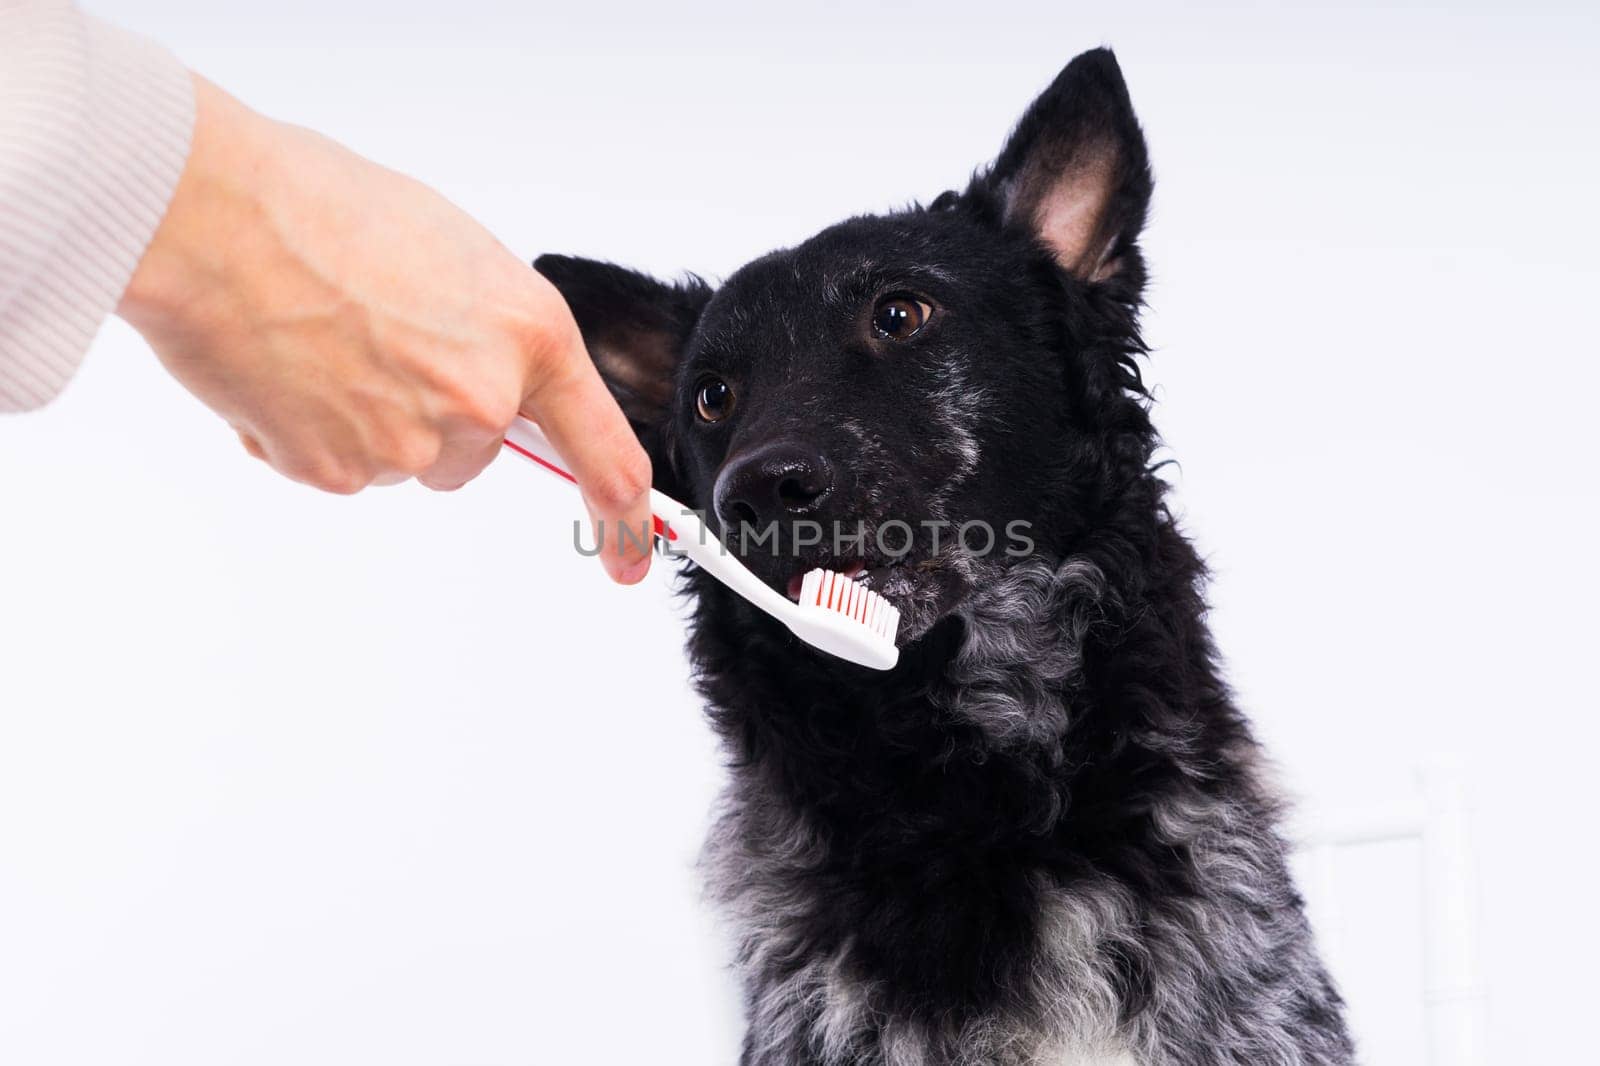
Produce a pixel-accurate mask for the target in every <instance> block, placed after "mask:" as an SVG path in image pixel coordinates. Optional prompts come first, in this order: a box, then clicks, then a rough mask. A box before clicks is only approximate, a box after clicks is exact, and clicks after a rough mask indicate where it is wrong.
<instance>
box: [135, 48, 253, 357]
mask: <svg viewBox="0 0 1600 1066" xmlns="http://www.w3.org/2000/svg"><path fill="white" fill-rule="evenodd" d="M191 78H192V79H193V83H194V94H195V125H194V136H193V141H192V144H191V148H190V151H189V158H188V161H187V162H186V163H185V164H184V169H183V173H182V176H181V177H180V178H179V179H178V185H177V188H176V190H175V191H174V192H173V196H172V201H171V202H170V203H169V204H168V206H167V211H166V214H165V216H164V217H163V218H162V221H161V225H160V226H159V227H157V229H156V233H155V236H154V237H153V238H152V239H151V241H150V244H149V246H148V247H147V248H146V249H145V251H144V255H143V256H142V257H141V258H140V260H139V266H138V267H137V269H135V271H134V274H133V277H132V279H131V280H130V281H129V283H128V287H127V288H126V289H125V290H124V291H123V294H122V297H121V299H120V301H119V302H118V304H117V314H118V315H119V316H121V317H122V318H123V319H125V320H126V321H127V322H128V323H129V324H131V325H132V326H133V327H134V328H135V329H137V330H139V331H140V332H141V333H143V334H145V335H146V336H147V337H152V336H160V335H165V334H169V333H171V332H172V331H173V330H174V329H177V328H181V326H182V324H183V323H184V322H185V320H187V319H190V318H192V317H193V316H196V315H204V314H206V313H208V311H209V310H210V309H211V308H210V305H211V303H212V301H213V299H214V297H215V294H217V293H221V292H225V291H226V284H225V282H226V278H227V277H228V275H229V273H230V268H231V264H233V263H235V262H236V261H237V259H238V253H239V251H240V245H241V242H243V241H246V240H248V239H249V238H250V232H251V228H252V227H251V226H250V224H249V222H250V219H251V217H252V216H254V215H257V214H259V212H260V209H261V208H260V199H259V192H260V190H261V189H262V188H263V187H264V185H265V181H266V179H265V174H266V164H267V162H268V159H269V153H267V152H266V151H264V150H263V148H262V143H263V141H264V139H265V136H264V135H265V130H264V127H265V126H266V125H267V124H268V121H269V120H267V119H265V118H263V117H262V116H260V115H258V114H256V113H255V112H253V111H251V110H250V109H249V108H247V107H245V106H244V105H243V104H241V103H239V101H237V100H235V99H234V98H233V97H231V96H229V95H228V94H227V93H225V92H223V91H222V90H221V89H219V88H217V87H216V86H215V85H212V84H211V83H210V82H209V81H207V80H206V79H204V78H202V77H200V76H199V75H196V74H191Z"/></svg>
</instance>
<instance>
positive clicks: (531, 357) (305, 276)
mask: <svg viewBox="0 0 1600 1066" xmlns="http://www.w3.org/2000/svg"><path fill="white" fill-rule="evenodd" d="M195 94H196V105H197V114H196V122H195V133H194V144H193V148H192V149H191V152H190V157H189V161H188V163H187V165H186V167H185V169H184V172H183V177H182V178H181V180H180V181H179V183H178V188H177V192H176V194H175V195H174V197H173V200H172V204H171V206H170V207H169V209H168V212H167V215H166V217H165V219H164V220H163V221H162V223H161V226H160V228H159V229H158V230H157V232H156V236H155V239H154V240H153V241H152V242H151V244H150V247H149V249H148V250H147V251H146V252H145V255H144V258H143V259H142V260H141V261H140V263H139V267H138V270H137V271H136V272H135V273H134V276H133V280H132V282H131V284H130V285H129V286H128V289H127V291H126V293H125V294H124V295H123V297H122V302H121V304H120V305H119V307H118V309H117V310H118V313H119V314H120V315H121V316H122V317H123V318H125V319H127V320H128V322H129V323H131V324H132V325H133V326H134V328H136V329H137V330H138V331H139V332H140V333H141V334H143V335H144V337H145V339H146V340H147V341H149V343H150V345H151V347H152V348H154V349H155V352H156V354H157V355H158V356H159V357H160V359H161V361H162V363H163V364H164V365H165V366H166V368H167V369H168V370H169V371H170V372H171V373H172V375H173V376H174V377H176V378H177V379H178V380H179V381H180V382H182V383H183V385H184V386H185V387H186V388H188V389H189V391H191V392H193V393H194V394H195V395H196V396H198V397H199V398H200V399H201V400H202V401H203V402H204V403H205V404H206V405H207V406H209V407H211V408H212V409H213V410H214V411H216V412H217V413H218V414H220V415H221V416H222V417H223V418H225V419H227V420H228V422H229V423H230V424H231V425H232V426H233V427H234V429H236V430H237V431H238V433H239V436H240V439H241V440H242V441H243V442H244V446H245V448H246V450H248V451H249V452H250V454H252V455H254V456H256V457H257V458H259V459H263V460H265V461H266V462H268V463H270V464H271V465H272V466H273V467H274V468H276V469H277V470H279V471H280V472H282V473H283V474H286V475H287V476H289V477H291V478H294V479H295V480H297V481H303V482H305V483H307V484H310V485H314V486H316V487H318V488H321V489H326V490H328V491H330V492H341V493H352V492H356V491H358V490H360V489H362V488H364V487H366V486H367V485H371V484H393V483H395V482H398V481H404V480H406V479H407V478H410V477H415V478H416V479H417V480H419V481H421V482H422V483H423V484H424V485H427V486H429V487H430V488H435V489H454V488H459V487H460V486H461V485H464V484H465V483H466V482H468V481H470V480H471V479H472V478H473V477H475V476H476V475H477V474H478V473H479V472H480V471H481V470H482V469H483V468H484V467H485V466H486V465H487V464H488V463H489V461H490V460H491V459H493V458H494V457H495V455H496V454H498V452H499V450H500V442H501V439H502V438H503V436H504V434H505V429H506V427H507V426H509V425H510V424H511V421H512V419H513V418H514V417H515V416H516V415H517V414H518V412H519V411H520V412H521V413H523V414H525V415H527V416H528V417H529V418H532V419H533V420H535V421H536V422H538V423H539V425H540V426H541V427H542V428H543V429H544V431H545V433H546V435H547V436H548V437H549V438H550V440H551V442H552V443H553V444H554V445H555V446H556V449H557V450H558V451H560V452H561V454H562V456H563V457H564V458H565V459H566V460H567V462H568V465H569V467H570V469H571V470H572V473H573V474H574V476H575V477H576V478H577V480H578V485H579V488H580V489H581V490H582V491H583V497H584V501H585V503H586V504H587V506H588V509H589V513H590V516H591V518H592V519H593V520H594V521H596V522H604V523H605V525H606V526H609V527H610V531H609V535H608V536H606V537H605V538H604V541H605V543H606V544H607V545H609V546H610V547H609V548H608V550H607V551H605V552H604V553H602V558H603V560H604V563H605V566H606V569H607V570H608V571H609V572H610V574H611V575H612V577H613V578H615V579H616V580H618V581H622V582H624V583H632V582H635V581H638V580H639V579H640V578H642V577H643V576H644V574H645V572H646V571H647V570H648V569H649V566H650V555H649V552H648V551H647V550H642V549H641V548H640V547H639V546H638V545H637V544H635V543H633V538H628V537H618V536H617V535H616V530H617V528H618V523H627V524H628V525H629V527H630V528H631V529H635V530H637V529H640V528H641V527H642V526H644V524H645V523H647V522H648V521H649V500H648V492H649V488H650V460H649V458H648V457H647V456H646V455H645V453H644V450H643V449H642V448H641V447H640V446H639V443H638V441H637V439H636V438H635V436H634V434H633V431H632V429H631V428H630V427H629V426H628V423H627V420H626V419H625V418H624V417H623V414H622V412H621V410H620V409H619V408H618V407H617V404H616V402H615V401H614V400H613V399H612V398H611V395H610V393H608V392H607V391H606V388H605V386H604V385H603V384H602V383H601V381H600V376H599V374H598V373H597V372H596V371H595V368H594V364H593V363H592V362H591V361H590V359H589V357H588V355H587V353H586V352H585V350H584V346H583V340H582V338H581V336H580V335H579V333H578V328H577V325H576V323H575V322H574V321H573V318H572V313H571V311H569V310H568V308H567V305H566V303H565V302H564V301H563V300H562V298H561V296H560V294H559V293H557V292H556V290H555V288H554V287H553V286H552V285H551V284H550V283H549V282H548V281H546V280H545V279H544V278H542V277H540V276H539V274H538V273H536V272H535V271H534V270H533V269H532V268H531V267H529V266H528V265H527V264H525V263H522V262H521V261H519V260H518V259H517V258H516V257H515V256H513V255H512V254H511V253H510V252H509V251H508V250H507V249H506V248H505V247H504V246H502V245H501V244H500V243H499V242H497V241H496V240H495V239H494V238H493V237H492V236H490V234H489V233H488V232H486V231H485V230H484V229H483V228H482V227H481V226H479V225H478V224H477V223H476V222H474V221H473V220H472V219H471V218H469V217H467V215H466V214H464V213H463V212H461V211H460V210H458V209H457V208H456V207H454V206H453V205H451V204H450V203H448V202H447V201H446V200H444V199H443V198H442V197H441V196H439V195H438V194H437V193H435V192H433V191H432V190H430V189H428V188H426V187H425V186H423V185H421V184H419V183H417V182H415V181H413V180H411V179H409V178H406V177H404V176H402V175H400V174H396V173H394V172H393V171H390V170H386V169H384V168H383V167H380V166H378V165H376V164H374V163H371V162H369V161H368V160H366V159H363V158H361V157H360V156H357V155H355V154H354V153H352V152H350V151H348V150H347V149H345V148H343V147H341V146H340V145H338V144H336V143H334V142H332V141H330V140H328V139H327V138H324V137H321V136H319V135H318V134H315V133H312V132H311V131H309V130H304V129H300V128H298V127H294V126H289V125H285V124H283V123H280V122H275V121H273V120H271V119H268V118H266V117H264V116H262V115H258V114H256V113H255V112H253V111H250V110H249V109H248V108H246V107H244V106H243V105H242V104H240V103H239V102H238V101H237V100H234V99H233V98H232V97H230V96H228V95H227V94H226V93H224V92H222V91H221V90H220V89H218V88H216V87H215V86H213V85H211V84H210V83H209V82H207V81H205V80H204V79H203V78H200V77H196V78H195Z"/></svg>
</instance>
